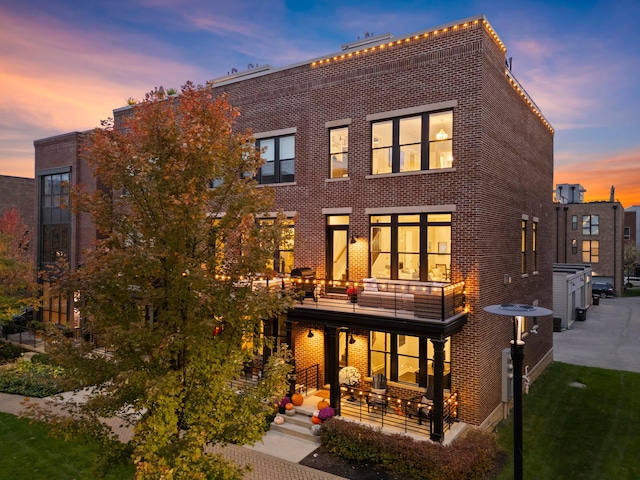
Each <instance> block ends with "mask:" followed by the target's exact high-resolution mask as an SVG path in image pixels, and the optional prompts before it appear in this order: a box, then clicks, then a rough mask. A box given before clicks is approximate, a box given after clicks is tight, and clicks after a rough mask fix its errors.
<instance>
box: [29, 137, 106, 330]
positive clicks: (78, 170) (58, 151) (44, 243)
mask: <svg viewBox="0 0 640 480" xmlns="http://www.w3.org/2000/svg"><path fill="white" fill-rule="evenodd" d="M83 136H84V135H83V133H80V132H72V133H67V134H64V135H58V136H55V137H50V138H45V139H41V140H36V141H34V146H35V165H36V195H37V218H38V230H37V232H38V241H37V246H38V247H37V267H38V270H40V271H43V270H47V267H48V266H52V265H54V264H56V262H57V261H58V260H60V259H64V260H67V261H68V262H69V265H70V267H71V268H72V269H74V270H75V268H76V267H77V266H79V265H81V264H82V263H83V255H84V251H85V250H87V249H89V248H91V245H92V242H93V240H94V239H95V229H94V227H93V222H92V220H91V218H90V216H89V215H87V214H85V213H81V214H74V213H73V212H72V211H71V209H70V208H68V207H69V205H70V204H71V199H70V188H71V186H73V185H85V186H86V187H87V188H88V189H89V190H91V189H94V188H95V185H96V179H95V177H94V175H93V170H92V169H91V168H89V167H88V166H86V165H85V164H84V163H83V162H81V161H80V156H79V154H80V151H81V148H82V141H83ZM40 315H42V319H43V320H44V321H51V322H53V323H55V324H57V325H59V326H61V327H65V328H73V329H79V328H80V320H79V318H78V316H77V315H74V311H73V306H72V305H71V303H70V301H69V300H68V299H66V298H63V297H59V296H53V295H50V294H49V284H48V283H47V282H45V283H43V305H42V307H41V310H40Z"/></svg>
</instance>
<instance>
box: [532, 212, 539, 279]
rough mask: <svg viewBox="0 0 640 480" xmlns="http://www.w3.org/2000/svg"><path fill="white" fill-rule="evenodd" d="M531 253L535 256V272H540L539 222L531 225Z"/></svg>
mask: <svg viewBox="0 0 640 480" xmlns="http://www.w3.org/2000/svg"><path fill="white" fill-rule="evenodd" d="M531 227H532V230H531V253H532V254H533V271H534V272H537V271H538V222H536V221H534V222H533V223H532V224H531Z"/></svg>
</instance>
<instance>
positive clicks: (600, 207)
mask: <svg viewBox="0 0 640 480" xmlns="http://www.w3.org/2000/svg"><path fill="white" fill-rule="evenodd" d="M585 192H586V190H585V189H584V187H582V186H581V185H578V184H562V185H557V186H556V200H557V201H558V202H559V203H557V204H556V206H555V210H556V212H555V222H556V225H555V230H554V231H555V237H556V242H555V262H556V263H568V264H579V263H583V264H589V265H591V269H592V272H593V281H594V282H597V281H600V282H610V283H611V284H612V285H613V286H614V288H615V292H616V295H622V292H623V290H624V285H623V279H622V277H623V274H624V272H623V270H624V225H625V210H624V207H623V206H622V204H621V203H620V202H617V201H615V200H614V199H613V198H610V199H609V200H608V201H595V202H585V201H584V193H585Z"/></svg>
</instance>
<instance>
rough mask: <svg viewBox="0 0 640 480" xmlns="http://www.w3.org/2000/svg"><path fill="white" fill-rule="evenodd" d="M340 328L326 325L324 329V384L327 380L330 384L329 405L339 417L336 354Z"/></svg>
mask: <svg viewBox="0 0 640 480" xmlns="http://www.w3.org/2000/svg"><path fill="white" fill-rule="evenodd" d="M340 330H341V328H340V327H334V326H331V325H327V327H326V328H325V333H324V334H325V337H326V343H325V345H326V346H327V350H326V352H325V355H327V359H328V362H327V372H326V373H325V382H326V381H327V380H328V381H329V383H330V384H331V391H330V395H329V403H330V404H331V406H332V407H333V408H335V410H336V415H340V383H339V380H338V352H339V351H340V348H339V347H340V344H339V342H340Z"/></svg>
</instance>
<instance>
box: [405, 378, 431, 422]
mask: <svg viewBox="0 0 640 480" xmlns="http://www.w3.org/2000/svg"><path fill="white" fill-rule="evenodd" d="M430 407H433V384H430V385H429V386H428V387H427V390H426V391H425V392H424V394H423V395H422V396H421V397H416V398H415V399H414V400H413V404H412V405H411V406H410V407H409V408H407V414H408V416H409V418H413V416H414V415H415V416H416V417H418V425H422V420H423V419H425V418H429V415H431V408H430Z"/></svg>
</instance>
